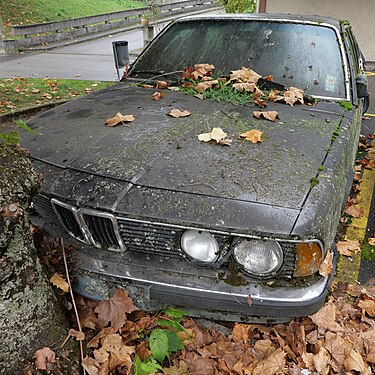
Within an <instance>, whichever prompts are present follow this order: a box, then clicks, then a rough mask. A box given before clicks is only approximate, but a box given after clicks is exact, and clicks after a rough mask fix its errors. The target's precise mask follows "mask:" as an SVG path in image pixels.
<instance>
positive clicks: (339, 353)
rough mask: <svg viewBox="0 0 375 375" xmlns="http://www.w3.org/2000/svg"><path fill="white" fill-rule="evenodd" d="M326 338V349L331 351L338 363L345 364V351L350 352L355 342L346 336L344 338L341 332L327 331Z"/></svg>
mask: <svg viewBox="0 0 375 375" xmlns="http://www.w3.org/2000/svg"><path fill="white" fill-rule="evenodd" d="M325 338H326V340H325V341H326V345H325V347H326V349H327V350H328V351H329V352H330V353H331V356H332V357H333V358H334V359H335V360H336V361H337V363H338V364H343V363H344V359H345V353H347V352H350V350H351V349H352V347H353V344H352V343H351V342H349V341H348V340H347V339H346V338H343V337H342V336H341V334H340V333H332V332H327V333H326V335H325Z"/></svg>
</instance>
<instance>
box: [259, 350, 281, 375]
mask: <svg viewBox="0 0 375 375" xmlns="http://www.w3.org/2000/svg"><path fill="white" fill-rule="evenodd" d="M285 356H286V353H285V352H284V351H283V350H282V349H281V348H278V349H277V350H275V351H274V352H273V353H272V354H271V355H270V356H269V357H267V358H266V359H264V360H262V361H260V362H259V363H258V364H257V365H256V367H255V369H254V371H253V375H275V374H282V373H284V367H285Z"/></svg>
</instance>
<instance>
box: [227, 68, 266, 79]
mask: <svg viewBox="0 0 375 375" xmlns="http://www.w3.org/2000/svg"><path fill="white" fill-rule="evenodd" d="M260 77H261V75H259V74H258V73H256V72H255V71H254V70H252V69H249V68H245V67H242V68H241V69H240V70H234V71H232V73H231V74H230V77H229V80H230V81H239V82H249V83H257V82H258V79H259V78H260Z"/></svg>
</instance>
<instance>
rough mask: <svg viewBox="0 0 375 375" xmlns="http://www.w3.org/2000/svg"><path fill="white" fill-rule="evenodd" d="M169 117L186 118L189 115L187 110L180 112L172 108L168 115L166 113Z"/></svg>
mask: <svg viewBox="0 0 375 375" xmlns="http://www.w3.org/2000/svg"><path fill="white" fill-rule="evenodd" d="M168 115H169V116H172V117H176V118H178V117H187V116H190V115H191V113H190V112H189V111H187V110H184V111H181V110H179V109H177V108H174V109H172V110H171V111H170V112H169V113H168Z"/></svg>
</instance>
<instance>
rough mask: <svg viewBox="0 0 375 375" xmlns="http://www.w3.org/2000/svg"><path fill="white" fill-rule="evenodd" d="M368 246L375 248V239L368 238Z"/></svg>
mask: <svg viewBox="0 0 375 375" xmlns="http://www.w3.org/2000/svg"><path fill="white" fill-rule="evenodd" d="M368 244H369V245H372V246H375V238H369V239H368Z"/></svg>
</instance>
